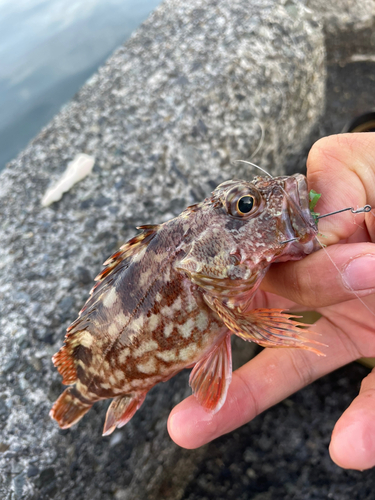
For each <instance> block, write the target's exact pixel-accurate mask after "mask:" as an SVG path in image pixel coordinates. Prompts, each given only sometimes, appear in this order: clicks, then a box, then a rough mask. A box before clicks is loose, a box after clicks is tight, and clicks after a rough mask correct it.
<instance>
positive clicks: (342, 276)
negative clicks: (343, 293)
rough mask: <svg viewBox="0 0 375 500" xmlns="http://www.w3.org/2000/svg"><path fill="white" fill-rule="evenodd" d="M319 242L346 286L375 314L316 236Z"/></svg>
mask: <svg viewBox="0 0 375 500" xmlns="http://www.w3.org/2000/svg"><path fill="white" fill-rule="evenodd" d="M315 238H316V240H317V242H318V243H319V245H320V246H321V247H322V248H323V250H324V251H325V253H326V254H327V257H328V258H329V260H330V261H331V262H332V264H333V266H334V267H335V269H336V270H337V272H338V273H339V275H340V276H341V279H342V281H343V282H344V284H345V286H346V287H347V288H349V290H350V291H351V292H352V293H353V294H354V295H355V296H356V298H357V299H358V300H359V301H360V302H361V303H362V304H363V305H364V306H365V308H366V309H367V310H368V311H369V312H370V313H371V314H372V315H373V316H375V312H374V311H372V310H371V309H370V308H369V306H368V305H367V304H366V302H365V301H364V300H363V299H361V297H360V296H359V295H358V293H357V292H356V291H355V290H354V289H353V288H352V287H351V286H350V285H349V283H348V282H347V281H346V279H345V277H344V273H342V272H341V271H340V269H339V268H338V266H337V264H336V263H335V262H334V260H333V259H332V257H331V256H330V254H329V252H328V251H327V249H326V248H325V247H324V245H323V244H322V243H321V242H320V241H319V239H318V237H317V236H315Z"/></svg>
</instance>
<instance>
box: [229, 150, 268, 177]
mask: <svg viewBox="0 0 375 500" xmlns="http://www.w3.org/2000/svg"><path fill="white" fill-rule="evenodd" d="M253 156H254V155H253ZM234 161H235V162H241V163H247V164H248V165H251V166H252V167H255V168H259V170H261V171H262V172H263V173H265V174H267V175H268V176H269V177H271V179H273V177H272V175H271V174H270V173H269V172H267V170H264V168H262V167H260V166H259V165H255V163H251V161H245V160H234Z"/></svg>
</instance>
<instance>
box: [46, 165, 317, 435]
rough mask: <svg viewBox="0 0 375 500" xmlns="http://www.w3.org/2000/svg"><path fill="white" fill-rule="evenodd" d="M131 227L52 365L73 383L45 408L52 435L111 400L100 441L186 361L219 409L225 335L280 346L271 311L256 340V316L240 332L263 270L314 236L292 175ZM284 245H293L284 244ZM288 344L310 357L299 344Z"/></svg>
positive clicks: (225, 381) (228, 187)
mask: <svg viewBox="0 0 375 500" xmlns="http://www.w3.org/2000/svg"><path fill="white" fill-rule="evenodd" d="M243 196H248V197H249V196H250V197H251V200H252V202H253V207H252V208H251V211H250V212H248V213H241V212H240V210H239V200H240V199H241V197H243ZM139 229H141V231H142V232H141V233H140V234H139V235H137V236H135V237H134V238H133V239H131V240H130V241H129V242H128V243H126V244H125V245H124V246H123V247H121V249H120V250H119V251H117V252H116V253H115V254H113V255H112V257H110V258H109V259H108V260H107V261H106V262H105V265H106V268H105V269H104V270H103V271H102V272H101V273H100V274H99V275H98V277H97V278H96V280H97V284H96V285H95V286H94V288H93V289H92V291H91V295H90V298H89V299H88V301H87V302H86V304H85V306H84V307H83V309H82V310H81V312H80V314H79V317H78V319H77V320H76V321H75V322H74V323H73V324H72V325H71V326H70V327H69V328H68V332H67V335H66V338H65V343H64V346H63V347H62V348H61V349H60V351H59V352H58V353H57V354H56V355H55V356H54V357H53V361H54V364H55V366H56V367H57V368H58V370H59V372H60V373H61V375H62V376H63V377H64V380H63V382H64V383H65V384H75V386H74V387H75V388H74V390H73V389H72V388H69V389H67V390H66V391H65V392H64V393H63V394H62V395H61V396H60V398H59V399H58V400H57V402H56V403H55V405H54V406H53V409H52V411H51V415H52V417H53V418H55V419H56V420H57V421H58V423H59V425H60V426H61V427H69V426H70V425H72V424H73V423H75V422H76V421H77V420H79V419H80V418H81V417H82V415H83V414H84V413H85V412H86V411H88V409H89V408H90V407H91V405H92V404H93V403H94V402H95V401H97V400H99V399H105V398H110V397H113V398H115V399H114V402H113V403H112V404H111V406H110V408H109V410H108V414H107V421H106V424H105V429H104V432H105V434H109V433H110V432H112V431H113V429H114V428H115V427H116V426H121V425H124V423H126V422H127V421H128V420H129V419H130V418H131V416H132V415H133V414H134V413H135V411H136V410H137V409H138V408H139V406H140V405H141V404H142V402H143V399H144V397H145V395H146V393H147V391H148V390H149V389H151V387H153V386H154V385H155V384H156V383H158V382H159V381H163V380H167V379H168V378H170V377H171V376H173V375H174V374H175V373H177V372H178V371H180V370H181V369H183V368H185V367H188V366H192V365H194V364H195V365H196V366H195V370H194V383H193V387H194V391H195V393H196V395H197V397H198V400H199V401H200V402H202V404H203V405H204V406H205V407H207V409H210V410H215V411H217V410H218V409H219V407H220V406H221V405H222V404H223V403H224V401H225V396H226V391H227V388H228V386H229V383H230V376H231V362H230V342H229V337H230V334H231V333H232V332H234V333H236V334H237V335H240V334H241V336H242V337H244V338H249V339H250V338H251V340H254V341H256V342H259V343H263V344H264V345H269V344H270V343H271V344H274V345H276V343H277V342H279V343H280V341H279V339H278V335H277V334H278V332H279V330H278V326H277V325H276V326H275V325H274V324H273V323H272V313H271V314H270V315H269V316H267V318H268V317H271V323H270V321H268V319H267V321H268V323H267V325H266V329H267V328H268V330H267V331H266V333H265V334H264V333H259V331H258V330H259V328H260V329H261V328H263V326H262V321H260V320H259V321H257V319H256V318H255V317H253V319H252V321H254V323H255V324H256V325H257V326H256V328H257V329H256V331H255V329H254V328H253V329H251V328H247V324H246V322H247V321H250V319H249V318H250V316H247V314H248V313H247V311H248V308H249V304H250V301H251V298H252V297H253V295H254V293H255V291H256V289H257V288H258V286H259V284H260V282H261V280H262V278H263V276H264V274H265V272H266V271H267V269H268V267H269V265H270V264H271V262H274V261H276V260H279V261H283V260H289V259H299V258H302V257H303V256H304V255H305V254H307V253H310V252H311V251H313V250H314V243H313V238H314V236H315V235H316V226H315V223H314V221H313V219H312V217H311V214H310V211H309V207H308V195H307V187H306V180H305V178H304V177H303V176H301V175H296V176H292V177H278V178H275V179H264V178H261V177H257V178H256V179H255V180H254V181H253V182H252V183H249V182H246V181H227V182H225V183H223V184H221V185H220V186H218V187H217V188H216V189H215V191H214V192H213V194H212V196H211V197H209V198H207V199H206V200H204V201H203V202H202V203H199V204H197V205H193V206H191V207H189V208H187V209H186V210H185V211H184V212H183V213H182V214H181V215H180V216H179V217H177V218H175V219H172V220H170V221H168V222H166V223H164V224H161V225H159V226H142V227H141V228H139ZM291 238H297V241H295V242H292V243H288V244H285V243H283V242H284V241H285V240H289V239H291ZM263 317H265V316H262V318H263ZM228 318H230V319H228ZM280 318H282V317H281V316H280V315H279V316H278V320H277V321H279V322H280V321H283V320H282V319H280ZM286 321H287V320H286ZM241 325H242V326H241ZM241 329H243V330H244V331H246V332H252V331H254V335H253V337H251V335H250V334H246V335H247V337H246V335H245V334H243V335H242V333H241V332H242V330H241ZM290 331H291V336H292V337H293V338H294V339H295V338H296V336H297V334H296V333H295V330H293V328H291V330H290ZM267 332H268V333H267ZM275 332H276V333H275ZM284 334H285V332H284ZM293 342H294V344H293V345H298V344H301V346H302V347H305V348H308V347H306V346H305V341H304V340H300V339H299V340H298V341H296V340H294V341H293ZM219 357H221V358H222V360H221V361H220V360H219ZM215 367H220V369H219V368H217V373H216V371H215V370H216V368H215ZM206 376H209V379H207V378H206ZM215 377H217V383H216V385H215V383H214V382H215ZM211 379H213V382H212V383H211V382H209V383H207V380H211ZM214 386H215V387H216V389H215V388H214ZM217 388H219V389H217ZM207 391H208V392H207ZM210 391H211V392H210ZM215 391H216V392H215Z"/></svg>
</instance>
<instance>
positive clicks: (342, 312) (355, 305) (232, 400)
mask: <svg viewBox="0 0 375 500" xmlns="http://www.w3.org/2000/svg"><path fill="white" fill-rule="evenodd" d="M308 179H309V188H313V189H314V190H315V191H317V192H319V193H322V198H321V200H320V201H319V204H318V206H317V208H316V210H317V211H318V212H320V213H321V214H324V213H328V212H332V211H335V210H338V209H340V208H341V207H348V206H350V207H353V208H354V209H357V208H358V207H364V206H365V205H366V204H371V205H372V206H373V207H375V190H374V186H375V134H347V135H340V136H333V137H329V138H325V139H322V140H320V141H318V143H316V144H315V145H314V147H313V148H312V150H311V152H310V155H309V160H308ZM319 232H320V233H323V234H324V235H325V238H321V241H322V242H323V243H324V244H326V245H331V246H328V248H326V249H325V251H323V250H320V251H318V252H316V253H313V254H311V255H309V256H307V257H306V258H305V259H303V260H301V261H297V262H286V263H282V264H273V265H272V266H271V268H270V270H269V271H268V273H267V275H266V277H265V279H264V280H263V282H262V285H261V288H262V290H260V292H259V293H258V296H256V297H255V299H254V301H255V302H257V301H258V302H260V303H262V302H264V303H267V304H268V306H269V307H271V306H272V305H273V303H278V304H280V303H283V301H290V302H289V303H290V309H292V310H302V309H306V308H307V309H317V310H318V312H319V313H321V314H322V315H323V317H322V318H321V319H319V320H318V322H317V323H316V325H314V328H313V329H314V331H315V332H317V333H320V334H321V335H322V337H321V338H322V340H323V341H324V343H326V344H328V345H329V348H322V351H323V352H324V353H325V354H326V357H319V358H316V357H314V356H313V354H312V353H309V352H305V351H300V350H295V349H290V350H285V349H277V350H276V349H275V350H272V349H268V348H266V349H265V350H264V351H262V352H261V353H260V354H259V355H258V356H257V357H256V358H254V359H253V360H251V361H250V362H249V363H247V364H246V365H244V366H243V367H241V368H240V369H239V370H237V371H236V372H234V374H233V380H232V384H231V386H230V388H229V391H228V397H227V401H226V403H225V404H224V406H223V408H222V410H221V411H220V412H219V413H217V414H215V415H213V416H209V415H207V414H205V413H204V412H203V411H202V409H201V408H199V407H198V406H197V404H196V401H195V400H194V399H193V398H188V399H186V400H185V401H183V402H182V403H180V405H178V406H177V407H176V408H175V409H174V410H173V411H172V413H171V416H170V419H169V424H168V429H169V432H170V435H171V437H172V438H173V439H174V440H175V441H176V442H177V443H178V444H180V445H181V446H184V447H187V448H195V447H198V446H201V445H202V444H204V443H207V442H208V441H210V440H212V439H214V438H215V437H218V436H220V435H222V434H225V433H227V432H229V431H231V430H233V429H235V428H237V427H239V426H240V425H243V424H244V423H246V422H248V421H249V420H251V419H253V418H254V417H255V416H256V415H258V414H259V413H261V412H262V411H264V410H265V409H267V408H269V407H270V406H272V405H274V404H276V403H277V402H279V401H281V400H282V399H284V398H285V397H287V396H288V395H290V394H292V393H293V392H295V391H296V390H298V389H300V388H302V387H303V386H305V385H307V384H308V383H310V382H312V381H313V380H316V379H317V378H319V377H321V376H323V375H325V374H327V373H329V372H330V371H332V370H334V369H337V368H339V367H341V366H343V365H344V364H346V363H348V362H350V361H353V360H355V359H358V358H359V357H362V356H375V294H374V289H375V245H374V241H375V215H374V210H373V211H372V212H368V213H358V214H352V213H350V212H349V213H342V214H337V215H334V216H332V217H327V218H326V219H322V220H321V221H320V222H319ZM343 243H344V244H343ZM270 292H273V293H270ZM275 293H276V294H280V295H281V296H282V297H283V298H280V297H278V296H277V295H274V294H275ZM276 297H277V298H276ZM273 301H274V302H273ZM284 303H285V304H286V303H287V302H284ZM301 304H302V305H301ZM374 389H375V376H374V374H372V375H371V376H369V377H368V378H367V379H366V380H365V383H364V385H363V387H362V389H361V393H360V395H359V396H358V397H357V398H356V399H355V401H354V402H353V404H352V405H351V406H350V407H349V408H348V410H347V411H346V412H345V413H344V415H343V416H342V417H341V419H339V421H338V423H337V425H336V427H335V431H334V433H333V436H332V442H331V447H330V452H331V456H332V459H333V460H334V461H335V462H336V463H337V464H338V465H340V466H342V467H350V468H354V469H364V468H368V467H372V466H373V465H374V464H375V443H374V442H373V440H372V439H369V436H372V435H373V434H374V432H375V420H374V419H373V418H371V417H372V416H373V415H374V414H375V400H374V398H373V397H370V396H372V395H373V394H374ZM353 422H354V423H355V425H354V424H353Z"/></svg>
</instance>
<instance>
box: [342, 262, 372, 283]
mask: <svg viewBox="0 0 375 500" xmlns="http://www.w3.org/2000/svg"><path fill="white" fill-rule="evenodd" d="M343 281H344V285H345V286H346V287H347V288H349V289H351V290H368V289H369V288H375V255H373V254H369V255H361V256H360V257H355V258H354V259H352V260H351V261H350V262H349V263H348V264H347V265H346V267H345V268H344V273H343Z"/></svg>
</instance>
